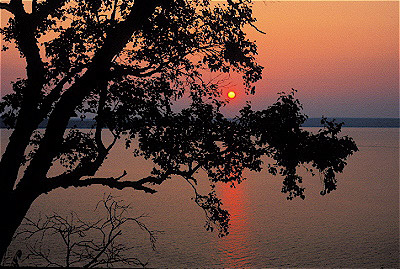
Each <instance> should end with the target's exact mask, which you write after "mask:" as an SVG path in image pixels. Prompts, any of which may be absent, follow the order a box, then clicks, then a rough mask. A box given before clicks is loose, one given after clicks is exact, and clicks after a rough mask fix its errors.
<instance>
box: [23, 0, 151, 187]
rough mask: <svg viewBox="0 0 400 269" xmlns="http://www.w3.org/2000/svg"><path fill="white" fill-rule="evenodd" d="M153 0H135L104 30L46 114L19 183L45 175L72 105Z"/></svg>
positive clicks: (102, 72)
mask: <svg viewBox="0 0 400 269" xmlns="http://www.w3.org/2000/svg"><path fill="white" fill-rule="evenodd" d="M157 4H159V1H155V0H154V1H145V0H140V1H139V0H138V1H135V4H134V6H133V7H132V11H131V13H130V14H129V15H128V17H127V19H126V20H125V21H122V22H120V23H118V24H117V25H116V27H114V28H113V29H112V31H110V32H109V33H108V34H107V38H106V40H105V41H104V44H103V46H102V47H101V48H100V49H99V50H98V51H97V53H96V55H95V56H94V57H93V60H92V62H91V64H90V66H89V67H88V70H87V71H86V72H85V74H84V75H83V76H82V77H81V78H80V79H79V80H77V81H76V82H75V83H74V84H73V85H72V86H71V87H70V88H69V89H68V90H67V91H66V92H65V93H64V94H63V96H62V97H61V99H60V101H59V102H58V103H57V105H56V107H55V109H54V110H53V113H52V114H51V115H50V117H49V121H48V125H47V128H46V133H45V135H44V137H43V139H42V142H41V144H40V146H39V149H38V151H37V153H36V155H35V157H34V158H33V159H32V161H31V163H30V165H29V167H28V168H27V169H26V173H25V176H24V177H23V178H22V179H21V181H20V184H24V181H25V180H33V179H39V180H40V179H44V178H46V174H47V171H48V169H49V168H50V166H51V162H52V160H53V158H54V156H55V154H56V152H57V151H56V150H55V149H57V148H58V147H59V146H60V145H61V144H62V142H63V135H64V132H65V128H66V126H67V124H68V120H69V118H70V117H71V116H72V115H73V113H74V110H75V108H76V107H77V106H78V105H79V104H81V102H82V100H84V98H85V97H86V96H87V95H88V94H90V92H91V91H92V90H93V89H94V87H95V86H96V83H97V80H98V79H99V78H101V77H102V76H104V75H106V74H107V72H108V70H109V67H110V63H111V61H112V59H113V58H114V56H115V55H117V54H118V53H119V52H120V51H121V50H122V49H123V48H124V47H125V46H126V43H127V42H128V41H129V39H130V38H131V36H132V34H133V33H134V32H135V31H137V30H139V29H141V28H142V27H143V26H144V24H145V23H146V21H147V19H148V18H149V16H150V15H151V14H152V13H153V11H154V9H155V7H156V6H157Z"/></svg>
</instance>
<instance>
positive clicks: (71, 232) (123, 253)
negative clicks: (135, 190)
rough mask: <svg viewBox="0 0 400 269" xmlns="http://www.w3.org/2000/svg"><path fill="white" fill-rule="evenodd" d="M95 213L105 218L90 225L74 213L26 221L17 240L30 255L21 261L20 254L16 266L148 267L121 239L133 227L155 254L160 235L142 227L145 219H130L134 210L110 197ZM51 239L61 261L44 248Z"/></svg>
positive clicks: (105, 199)
mask: <svg viewBox="0 0 400 269" xmlns="http://www.w3.org/2000/svg"><path fill="white" fill-rule="evenodd" d="M95 211H96V214H97V215H99V213H100V215H105V217H103V218H101V217H100V218H99V219H96V220H92V221H87V220H82V219H81V218H80V217H79V216H78V215H77V214H76V213H75V212H73V211H72V212H70V214H69V215H68V216H61V215H58V214H55V213H54V214H52V215H49V216H45V217H44V218H39V219H37V220H33V219H29V218H25V220H24V221H23V223H22V224H21V226H20V228H21V229H19V230H18V231H17V232H16V234H15V236H14V237H15V238H19V239H20V240H24V242H25V244H26V248H27V254H25V258H24V259H22V258H21V257H22V251H21V250H18V251H17V254H16V258H14V260H13V265H14V266H15V267H18V266H19V260H22V263H25V264H26V262H25V260H28V261H30V262H31V264H34V265H36V266H51V267H78V266H79V267H82V268H93V267H99V266H100V267H101V266H104V265H106V266H107V267H110V266H122V265H126V266H135V267H138V266H141V267H145V266H147V264H148V261H146V262H144V261H141V260H140V259H138V258H134V257H131V256H129V255H128V253H129V252H131V251H132V249H133V248H134V247H128V246H127V245H126V244H123V243H121V242H119V241H120V240H119V239H120V238H121V237H122V235H123V234H124V235H125V236H126V234H127V233H132V231H131V230H132V227H130V228H129V230H130V232H128V229H127V227H126V226H127V224H129V223H132V224H133V225H135V226H138V227H139V228H140V229H141V230H143V231H144V232H146V233H147V234H148V236H149V241H150V244H151V247H152V248H153V250H155V242H156V240H157V234H159V233H161V231H153V230H150V229H149V228H148V227H147V226H146V225H145V224H144V223H143V218H144V217H146V216H144V215H141V216H138V217H129V216H127V215H128V214H130V211H131V207H130V206H129V205H126V204H124V203H123V201H122V200H119V199H117V198H116V197H113V196H111V195H110V194H109V195H105V196H104V197H103V199H102V200H101V201H99V202H98V203H97V206H96V208H95ZM49 238H51V239H53V242H54V241H56V242H57V241H58V242H59V244H60V245H61V246H62V247H61V248H62V250H63V251H62V257H61V259H60V258H59V259H57V257H55V256H56V255H55V254H53V253H52V251H51V249H49V247H50V246H48V245H47V246H46V244H44V242H43V241H44V239H46V240H48V239H49ZM57 239H58V240H57ZM53 244H54V243H53Z"/></svg>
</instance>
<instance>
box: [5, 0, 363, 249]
mask: <svg viewBox="0 0 400 269" xmlns="http://www.w3.org/2000/svg"><path fill="white" fill-rule="evenodd" d="M0 8H2V9H5V10H7V11H8V12H10V13H11V14H12V16H11V18H10V20H9V23H8V25H7V26H5V27H4V28H2V29H1V34H2V35H3V37H4V40H5V41H9V42H12V43H13V44H15V45H16V46H17V48H18V50H19V52H20V53H21V56H22V57H24V59H25V60H26V64H27V66H26V71H27V73H26V78H25V79H22V80H18V81H16V82H15V83H14V85H13V90H14V91H13V93H11V94H9V95H6V96H5V97H4V98H3V100H2V101H1V104H0V108H1V110H0V111H1V117H2V118H3V120H4V122H5V123H6V124H7V125H8V126H9V127H10V128H13V129H14V131H13V134H12V135H11V137H10V142H9V144H8V146H7V148H6V151H5V153H4V154H3V157H2V160H1V162H0V170H1V175H2V178H1V181H0V185H1V188H0V189H1V190H2V193H1V194H2V196H3V197H5V198H3V200H4V201H3V202H4V203H8V204H16V207H15V208H13V209H12V210H9V211H10V212H9V213H10V214H14V215H13V216H15V221H14V222H12V223H10V224H6V227H5V230H6V231H7V232H5V234H8V233H14V231H15V229H16V227H18V225H19V223H20V221H21V220H22V218H23V215H25V213H26V211H27V209H28V208H29V206H30V204H31V203H32V202H33V201H34V200H35V199H36V198H37V197H38V196H39V195H41V194H43V193H47V192H49V191H51V190H53V189H56V188H60V187H62V188H68V187H71V186H75V187H83V186H89V185H95V184H101V185H105V186H109V187H111V188H118V189H122V188H127V187H130V188H133V189H136V190H142V191H145V192H149V193H154V192H155V190H154V189H153V188H152V186H151V185H152V184H161V183H162V182H164V181H165V180H168V179H169V178H170V177H171V176H173V175H177V176H182V177H183V178H185V179H186V181H187V182H188V183H190V184H191V185H192V186H193V187H194V190H195V199H194V200H195V201H196V203H197V204H198V205H199V206H201V207H202V208H203V209H204V210H205V213H206V217H207V221H208V222H207V227H208V228H210V227H212V224H217V225H220V229H219V231H220V234H221V235H225V234H226V233H227V232H228V229H227V228H228V220H229V214H228V213H227V212H226V211H225V210H223V209H222V208H221V204H222V203H221V201H220V200H219V199H218V198H217V197H216V194H215V192H213V190H211V192H210V194H208V195H204V194H199V193H197V190H196V184H197V181H198V180H204V179H201V178H198V173H197V172H198V171H199V170H204V171H205V172H206V174H207V177H208V180H209V181H210V184H211V185H213V184H214V183H216V182H226V183H231V184H235V183H240V182H241V181H242V180H243V179H244V177H243V171H244V170H245V169H250V170H253V171H261V170H262V160H261V157H262V156H269V157H271V158H273V160H274V161H275V162H274V163H272V164H270V165H269V166H268V168H267V169H266V170H267V171H268V172H270V173H271V174H274V175H275V174H281V175H282V176H283V177H284V181H283V188H282V191H283V192H285V193H287V194H288V199H292V198H293V197H296V196H300V197H301V198H304V188H303V187H301V185H300V183H302V178H301V177H300V176H298V175H297V173H296V168H297V167H298V166H299V165H302V164H306V163H309V164H310V165H311V166H312V167H313V168H314V169H315V170H316V171H319V172H320V173H321V174H322V175H323V176H324V187H323V190H322V192H321V193H322V194H325V193H328V192H330V191H332V190H334V189H335V188H336V179H335V174H336V173H338V172H342V170H343V168H344V166H345V164H346V162H345V160H346V158H347V157H348V156H349V155H351V154H352V153H353V152H354V151H356V150H357V147H356V146H355V143H354V142H353V140H352V139H351V138H349V137H339V136H338V134H339V132H340V128H341V125H340V124H336V123H335V122H328V121H327V120H326V119H323V122H324V124H325V127H324V128H323V129H322V130H321V131H319V132H318V133H317V134H312V133H310V132H308V131H305V130H303V129H302V128H301V124H302V123H304V121H305V120H306V116H305V115H303V114H302V113H301V105H300V103H299V101H298V100H297V99H296V98H295V97H294V92H293V91H292V92H290V93H288V94H282V95H280V97H279V99H278V101H277V102H276V103H275V104H273V105H271V106H270V107H268V108H266V109H265V110H263V111H254V110H252V108H251V106H250V105H247V106H246V107H244V108H243V109H242V110H241V111H240V114H239V115H238V116H237V117H235V118H234V119H233V120H230V119H227V118H225V117H224V116H223V115H222V113H221V112H220V108H221V107H222V106H223V105H224V104H225V101H224V100H222V98H221V89H220V87H219V85H218V83H216V82H214V81H207V80H205V79H204V77H203V74H204V72H205V71H207V70H208V71H211V72H215V73H222V74H224V73H231V72H237V73H240V74H242V77H243V87H244V88H245V90H246V92H247V93H249V94H252V93H254V90H255V88H254V86H253V83H254V82H256V81H257V80H259V79H261V71H262V67H261V66H259V65H258V64H257V63H256V61H255V55H256V54H257V47H256V45H255V44H254V42H252V41H250V40H249V39H247V38H246V35H245V33H244V31H243V27H244V26H245V25H250V26H253V27H255V26H254V23H255V21H256V20H255V18H254V17H253V16H252V10H251V3H250V1H247V0H238V1H233V0H228V1H226V2H220V3H211V2H210V1H209V0H175V1H170V0H147V1H145V0H135V1H133V0H125V1H121V0H96V1H93V0H90V1H89V0H46V1H32V11H31V12H27V11H26V8H25V7H24V4H23V2H22V1H20V0H10V1H9V3H1V5H0ZM184 96H187V97H188V98H189V99H190V104H189V106H188V107H187V108H185V109H183V110H181V111H175V110H174V109H173V104H174V102H175V101H177V100H179V99H181V98H183V97H184ZM87 115H91V116H92V117H93V118H94V121H95V124H94V125H93V128H92V130H91V131H90V132H88V133H83V132H81V131H80V130H78V129H67V125H68V121H69V120H70V119H71V117H76V116H79V117H81V118H85V117H87ZM44 119H48V123H47V126H46V130H45V132H44V134H43V135H38V133H37V132H36V130H37V128H38V126H39V124H40V123H41V122H42V121H43V120H44ZM105 129H108V130H109V131H110V132H111V133H112V135H113V137H114V140H113V142H112V143H110V144H107V145H106V144H104V142H103V140H102V132H103V131H104V130H105ZM122 137H123V138H125V139H126V140H125V143H126V146H127V147H130V146H131V145H132V140H134V139H137V140H138V141H139V144H138V147H137V148H135V149H134V150H133V152H134V154H133V155H134V156H138V155H141V156H144V157H145V158H146V159H150V160H152V161H153V162H154V165H155V167H154V169H153V171H152V173H151V175H149V176H148V177H145V178H141V179H136V178H135V175H126V173H125V172H124V173H123V175H122V176H119V177H111V178H99V177H96V171H97V170H98V168H99V167H100V166H101V165H102V164H103V162H104V161H105V160H106V157H107V155H108V153H109V152H110V150H111V148H112V147H113V146H114V144H115V143H116V141H117V140H118V139H121V138H122ZM29 145H33V150H32V151H31V152H28V153H26V151H27V149H28V146H29ZM57 161H59V162H61V164H63V165H64V166H65V172H63V173H61V174H59V175H57V176H54V177H48V176H47V173H48V171H49V169H50V167H51V166H52V165H53V163H54V162H57ZM24 163H26V164H27V166H26V168H25V171H24V174H23V176H22V177H21V179H20V180H19V181H18V182H17V175H18V172H19V170H20V169H21V166H22V164H24ZM121 172H122V171H121ZM127 177H130V178H127ZM122 178H124V179H126V180H122ZM16 183H18V184H16ZM21 197H24V199H20V198H21ZM11 211H12V212H11ZM21 216H22V217H21ZM9 238H10V236H9V235H8V236H7V238H6V239H5V240H4V242H8V241H9ZM7 244H8V243H5V245H7ZM3 248H4V246H2V249H3ZM2 251H3V250H2ZM2 253H3V252H2Z"/></svg>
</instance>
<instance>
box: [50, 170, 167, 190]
mask: <svg viewBox="0 0 400 269" xmlns="http://www.w3.org/2000/svg"><path fill="white" fill-rule="evenodd" d="M126 175H127V173H126V171H124V173H123V174H122V175H121V176H119V177H108V178H95V177H92V178H86V179H83V180H80V177H77V176H74V175H73V174H71V173H70V174H62V175H59V176H56V177H53V178H48V179H46V184H45V187H44V192H45V193H47V192H49V191H51V190H54V189H56V188H60V187H62V188H69V187H87V186H90V185H103V186H107V187H110V188H115V189H119V190H122V189H124V188H133V189H135V190H142V191H144V192H148V193H155V192H157V191H156V190H154V189H152V188H149V187H146V186H144V185H143V184H146V183H153V184H160V183H161V182H162V181H163V180H165V179H163V178H159V177H154V176H149V177H146V178H142V179H140V180H137V181H120V179H122V178H123V177H125V176H126Z"/></svg>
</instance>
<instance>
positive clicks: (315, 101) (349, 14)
mask: <svg viewBox="0 0 400 269" xmlns="http://www.w3.org/2000/svg"><path fill="white" fill-rule="evenodd" d="M253 10H254V14H255V16H256V18H257V19H258V22H257V23H256V25H257V27H258V28H260V29H261V30H263V31H264V32H266V33H267V34H266V35H262V34H260V33H257V32H256V31H255V30H253V29H250V30H249V31H248V33H249V36H250V38H251V39H255V40H256V42H257V45H258V48H259V57H258V59H259V62H260V63H261V64H262V65H263V66H264V67H265V70H264V73H263V80H262V81H261V82H259V83H257V86H258V88H257V93H256V95H255V96H254V97H253V98H250V99H252V104H253V106H254V107H255V108H259V109H262V108H263V107H265V106H266V105H267V104H270V103H271V102H272V101H273V100H275V99H276V93H277V92H280V91H288V90H290V89H291V88H295V89H297V90H298V91H299V92H298V94H297V96H298V97H299V99H300V101H301V102H302V103H303V105H304V110H305V112H306V113H307V114H309V115H310V116H313V117H320V116H321V115H325V116H336V117H345V116H347V117H398V115H399V114H398V100H399V99H398V96H399V3H398V2H343V1H342V2H329V1H321V2H311V1H308V2H293V1H290V2H289V1H284V2H256V3H255V4H254V9H253ZM237 88H238V90H239V91H240V88H241V85H240V83H237ZM243 97H244V96H243V95H242V98H241V97H240V96H238V97H237V98H236V99H235V102H236V103H235V104H233V103H231V104H230V105H232V106H236V105H237V106H240V105H243V104H244V98H243Z"/></svg>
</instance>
